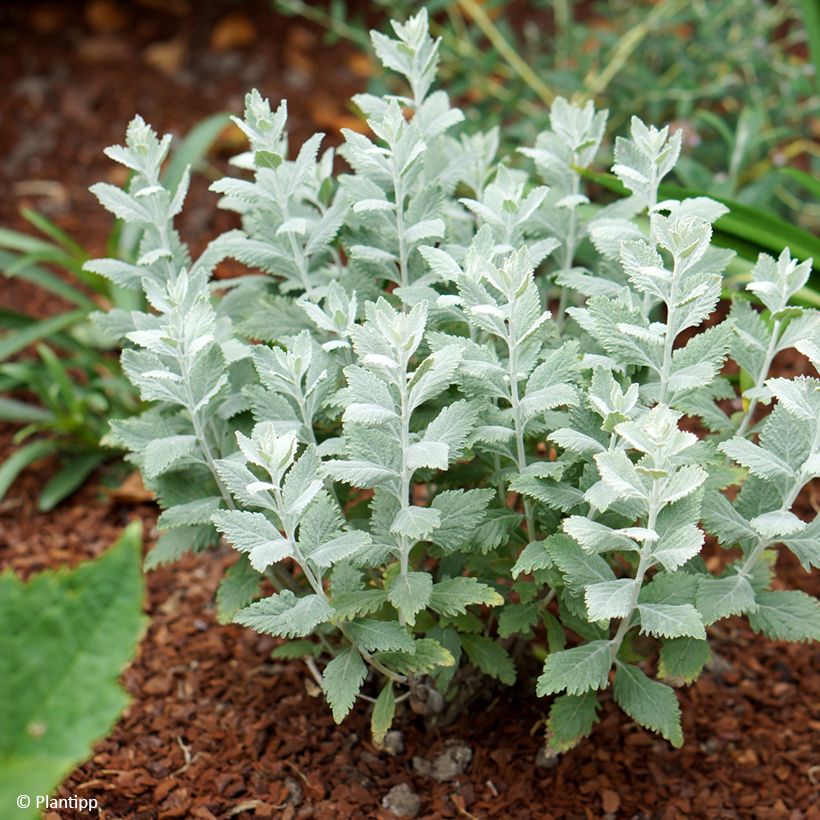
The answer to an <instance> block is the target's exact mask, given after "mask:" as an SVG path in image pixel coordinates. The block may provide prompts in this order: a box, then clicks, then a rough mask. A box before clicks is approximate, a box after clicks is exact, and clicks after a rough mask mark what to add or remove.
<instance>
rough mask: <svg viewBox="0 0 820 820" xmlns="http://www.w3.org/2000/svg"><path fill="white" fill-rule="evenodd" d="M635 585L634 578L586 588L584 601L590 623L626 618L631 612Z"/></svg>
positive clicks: (591, 585)
mask: <svg viewBox="0 0 820 820" xmlns="http://www.w3.org/2000/svg"><path fill="white" fill-rule="evenodd" d="M636 583H637V582H636V581H635V579H634V578H618V579H616V580H615V581H602V582H601V583H599V584H590V585H589V586H588V587H586V589H585V590H584V600H585V601H586V605H587V612H589V619H590V621H607V620H609V619H610V618H626V616H627V615H629V613H630V612H631V611H632V605H633V598H634V595H635V591H636Z"/></svg>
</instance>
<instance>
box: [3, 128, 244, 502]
mask: <svg viewBox="0 0 820 820" xmlns="http://www.w3.org/2000/svg"><path fill="white" fill-rule="evenodd" d="M227 122H228V119H227V116H226V115H224V114H217V115H214V116H212V117H209V118H207V119H205V120H203V121H202V122H200V123H199V124H198V125H197V126H196V127H195V128H193V129H192V130H191V131H190V133H189V134H188V135H187V136H186V138H185V139H183V140H182V141H181V142H180V143H179V144H178V146H177V148H176V150H175V151H174V153H173V155H172V158H171V159H170V161H169V162H168V164H167V166H166V168H165V171H164V175H163V180H164V182H165V183H166V184H168V185H170V186H171V187H172V188H173V189H176V187H177V186H178V185H179V184H180V182H181V180H182V179H183V174H184V171H185V169H186V168H187V167H188V166H193V167H200V166H201V164H202V161H203V158H204V157H205V155H206V154H207V152H208V150H209V149H210V147H211V145H212V144H213V143H214V141H215V140H216V139H217V137H218V136H219V135H220V133H221V132H222V131H223V130H224V128H225V126H226V124H227ZM21 213H22V216H23V217H24V218H25V219H26V220H27V222H28V223H29V224H30V225H31V227H32V229H33V230H34V231H36V235H35V234H34V233H29V232H23V231H16V230H10V229H6V228H0V271H2V273H3V275H4V276H5V277H6V278H11V277H18V278H19V279H23V280H26V281H27V282H29V283H31V284H34V285H36V286H37V287H38V288H41V289H43V290H45V291H47V292H49V293H50V294H52V295H53V296H56V297H58V298H59V299H61V300H62V301H63V302H66V303H68V304H69V305H70V307H69V308H68V309H66V310H63V311H61V312H59V313H57V314H56V315H53V316H49V317H47V318H37V317H35V316H34V315H31V314H30V313H28V312H26V311H25V310H20V311H15V310H9V309H2V310H0V421H3V422H11V423H13V424H16V425H19V429H18V430H17V431H16V433H15V436H14V442H15V445H17V447H16V449H15V450H14V452H13V453H12V454H11V456H9V457H8V458H7V459H6V460H5V461H4V462H3V463H2V465H0V499H2V498H3V497H4V496H5V494H6V493H7V492H8V489H9V488H10V487H11V485H12V484H13V483H14V481H15V480H16V478H17V477H18V476H19V475H20V473H21V472H22V471H23V470H25V469H26V467H28V466H29V465H30V464H32V463H34V462H35V461H38V460H39V459H42V458H45V457H55V458H56V459H57V462H58V467H57V469H56V470H55V472H54V473H53V475H52V476H51V478H50V479H49V480H48V481H47V482H46V484H45V485H44V486H43V488H42V490H41V491H40V495H39V498H38V501H37V507H38V509H40V510H41V511H46V510H50V509H52V508H53V507H54V506H56V505H57V504H59V503H60V502H61V501H62V500H63V499H65V498H67V497H68V496H69V495H71V493H73V492H74V491H75V490H76V489H77V488H78V487H80V486H81V485H82V484H83V483H84V482H85V480H86V479H87V478H88V477H89V476H90V475H91V474H92V473H93V472H94V470H95V469H97V467H99V466H100V465H101V464H103V463H104V462H105V461H107V460H111V459H113V458H116V457H117V455H118V454H117V451H116V450H112V449H111V448H110V447H109V446H104V445H103V444H102V438H103V436H104V435H105V434H106V433H107V432H108V419H110V418H124V417H126V416H129V415H131V414H133V413H135V412H136V411H137V410H138V409H139V406H140V405H139V400H138V398H137V396H136V394H135V393H134V390H133V388H132V387H131V385H130V384H129V382H128V380H127V379H125V378H124V377H123V375H122V372H121V370H120V366H119V361H118V358H119V357H118V350H117V348H118V344H117V343H116V342H115V341H113V340H112V339H111V338H109V337H108V336H106V335H105V334H104V333H102V332H101V331H100V330H99V329H98V328H97V327H96V326H95V325H94V323H93V321H92V319H91V314H92V313H93V312H95V311H97V310H99V309H100V308H103V307H104V308H111V307H115V308H121V309H124V310H131V309H137V308H140V307H142V297H141V296H140V295H139V294H137V293H136V292H134V291H130V290H125V289H123V288H120V287H117V286H114V285H112V284H111V283H110V281H109V280H107V279H104V278H103V277H101V276H98V275H97V274H94V273H90V272H88V271H86V270H83V265H84V264H85V262H86V261H88V259H89V258H90V256H91V255H90V254H89V253H88V252H87V251H86V249H85V248H83V247H82V246H81V245H79V244H78V243H77V242H75V241H74V239H72V238H71V237H70V236H69V235H67V234H66V233H65V232H64V231H62V230H61V229H60V228H58V227H57V226H56V225H55V224H54V223H53V222H51V221H50V220H48V219H47V218H46V217H44V216H42V215H41V214H39V213H37V212H35V211H32V210H28V209H24V210H23V211H22V212H21ZM140 238H141V237H140V234H139V233H138V232H134V231H132V230H130V229H124V228H123V226H122V224H121V223H119V222H117V223H115V225H114V227H113V229H112V231H111V233H110V235H109V237H108V241H107V243H106V245H107V248H106V252H107V253H108V254H109V255H110V256H111V257H113V258H116V259H120V260H122V261H124V262H133V261H134V260H135V259H136V258H137V256H138V253H139V245H140Z"/></svg>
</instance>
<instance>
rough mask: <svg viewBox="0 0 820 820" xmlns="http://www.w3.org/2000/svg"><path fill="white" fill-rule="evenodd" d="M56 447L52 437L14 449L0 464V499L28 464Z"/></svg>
mask: <svg viewBox="0 0 820 820" xmlns="http://www.w3.org/2000/svg"><path fill="white" fill-rule="evenodd" d="M58 448H59V444H58V443H57V442H56V441H54V440H53V439H40V440H39V441H33V442H32V443H31V444H27V445H26V446H25V447H21V448H20V449H19V450H15V451H14V452H13V453H12V454H11V455H10V456H9V457H8V458H7V459H6V460H5V461H4V462H3V464H2V465H0V501H2V499H3V498H5V496H6V493H7V492H8V490H9V487H11V485H12V484H13V483H14V480H15V479H16V478H17V476H18V475H20V473H21V472H22V471H23V470H25V468H26V467H28V466H29V464H32V463H33V462H35V461H37V460H38V459H41V458H45V457H46V456H49V455H51V454H52V453H54V452H56V451H57V449H58Z"/></svg>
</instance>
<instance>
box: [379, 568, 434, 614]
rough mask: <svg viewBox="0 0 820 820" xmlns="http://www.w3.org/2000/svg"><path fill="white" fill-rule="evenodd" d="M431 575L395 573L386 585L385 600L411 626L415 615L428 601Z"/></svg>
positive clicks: (431, 584)
mask: <svg viewBox="0 0 820 820" xmlns="http://www.w3.org/2000/svg"><path fill="white" fill-rule="evenodd" d="M432 593H433V576H432V575H430V573H429V572H408V573H406V574H399V575H397V576H396V577H395V578H394V579H393V580H392V581H391V582H390V585H389V586H388V587H387V600H388V601H390V603H391V604H393V606H394V607H396V609H397V610H398V611H399V612H400V613H401V614H402V615H403V616H404V619H405V620H406V621H407V623H408V624H410V625H411V626H412V625H413V624H414V623H415V621H416V615H417V614H418V613H419V612H421V610H422V609H424V608H425V607H427V606H428V604H429V603H430V596H431V595H432Z"/></svg>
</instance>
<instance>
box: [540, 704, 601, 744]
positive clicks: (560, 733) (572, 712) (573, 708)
mask: <svg viewBox="0 0 820 820" xmlns="http://www.w3.org/2000/svg"><path fill="white" fill-rule="evenodd" d="M600 708H601V704H600V701H599V700H598V697H597V695H596V694H595V693H594V692H591V691H590V692H584V694H583V695H559V696H558V697H557V698H555V700H554V701H553V702H552V706H550V714H549V718H547V731H548V741H547V742H548V743H549V745H550V747H551V748H553V749H555V750H556V751H558V752H566V751H569V750H570V749H571V748H573V746H576V745H577V744H578V741H579V740H581V739H582V738H585V737H586V736H587V735H588V734H589V733H590V732H591V731H592V727H593V726H594V725H595V724H596V723H597V722H598V710H599V709H600Z"/></svg>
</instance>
